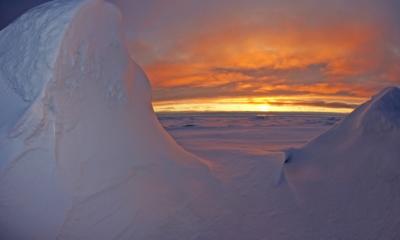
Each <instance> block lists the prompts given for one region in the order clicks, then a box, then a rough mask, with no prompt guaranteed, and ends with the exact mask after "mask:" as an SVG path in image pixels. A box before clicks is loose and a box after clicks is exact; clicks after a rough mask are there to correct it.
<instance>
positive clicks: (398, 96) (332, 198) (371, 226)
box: [284, 87, 400, 239]
mask: <svg viewBox="0 0 400 240" xmlns="http://www.w3.org/2000/svg"><path fill="white" fill-rule="evenodd" d="M399 142H400V89H399V88H397V87H391V88H387V89H385V90H383V91H382V92H381V93H379V94H378V95H376V96H374V97H373V98H372V99H371V100H370V101H368V102H366V103H365V104H363V105H362V106H360V107H359V108H358V109H356V110H355V111H354V112H353V113H351V114H350V115H349V116H348V117H347V118H345V119H344V120H343V121H342V122H341V124H339V125H337V126H335V127H333V128H332V129H331V130H329V131H327V132H326V133H324V134H322V135H321V136H319V137H317V138H316V139H314V140H313V141H311V142H310V143H308V144H307V145H306V146H304V147H303V148H301V149H291V150H289V151H287V153H286V164H285V167H284V172H285V175H286V178H287V180H288V182H289V185H290V186H291V188H292V190H293V191H294V193H295V194H296V196H297V197H298V199H299V201H300V202H301V204H302V205H303V206H304V207H305V209H307V214H309V216H310V220H309V221H310V224H311V225H315V226H319V227H317V228H316V230H315V236H316V237H318V238H319V239H400V230H399V229H400V218H399V216H400V204H399V203H400V148H399Z"/></svg>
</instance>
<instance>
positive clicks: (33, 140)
mask: <svg viewBox="0 0 400 240" xmlns="http://www.w3.org/2000/svg"><path fill="white" fill-rule="evenodd" d="M120 22H121V16H120V13H119V11H118V10H117V9H116V8H115V7H114V6H113V5H112V4H110V3H106V2H104V1H102V0H73V1H71V0H68V1H67V0H64V1H63V0H57V1H53V2H50V3H46V4H44V5H41V6H39V7H36V8H34V9H32V10H30V11H29V12H27V13H26V14H24V15H23V16H22V17H20V18H19V19H18V20H17V21H15V22H14V23H12V24H11V25H10V26H8V27H7V28H6V29H4V30H2V31H1V32H0V113H1V114H0V239H12V240H19V239H23V240H26V239H40V240H47V239H89V240H90V239H98V240H101V239H107V240H110V239H130V240H131V239H176V238H177V237H178V238H180V239H189V236H192V235H193V233H194V232H201V230H202V228H203V227H206V225H207V222H206V221H205V220H204V219H209V218H210V216H211V215H213V214H215V211H214V208H215V207H216V206H217V204H216V203H214V202H216V198H215V196H216V195H217V194H216V193H215V191H218V189H217V188H218V182H217V181H216V180H214V177H213V176H212V175H211V174H210V171H209V169H208V167H210V165H206V164H205V162H204V161H203V160H199V159H198V158H196V157H194V156H192V155H191V154H189V153H187V152H185V151H184V150H183V149H181V148H180V147H179V146H178V145H177V144H176V143H175V142H174V141H173V140H172V139H171V137H170V136H169V135H168V134H167V133H166V132H165V131H164V129H163V128H162V127H161V125H160V124H159V122H158V120H157V118H156V117H155V115H154V113H153V110H152V107H151V90H150V86H149V83H148V80H147V78H146V76H145V74H144V73H143V71H142V70H141V69H140V68H139V67H138V66H137V65H136V64H135V63H134V62H133V61H132V60H131V59H130V57H129V55H128V51H127V47H126V45H125V42H124V36H123V34H122V31H121V23H120ZM207 196H214V197H213V200H212V201H211V200H210V199H208V197H207ZM168 232H174V235H173V236H169V235H168V234H167V235H163V236H160V235H159V234H165V233H168Z"/></svg>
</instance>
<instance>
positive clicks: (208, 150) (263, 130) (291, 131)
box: [158, 113, 344, 160]
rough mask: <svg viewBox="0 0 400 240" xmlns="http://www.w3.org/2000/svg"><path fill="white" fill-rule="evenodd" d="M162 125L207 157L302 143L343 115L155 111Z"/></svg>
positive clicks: (271, 150)
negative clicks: (173, 112)
mask: <svg viewBox="0 0 400 240" xmlns="http://www.w3.org/2000/svg"><path fill="white" fill-rule="evenodd" d="M158 116H159V120H160V121H161V123H162V125H163V126H164V128H165V129H166V130H167V131H168V132H169V133H170V134H171V135H172V136H173V137H174V138H175V140H176V141H177V142H178V143H179V144H181V145H182V146H183V147H184V148H185V149H186V150H188V151H190V152H192V153H194V154H196V155H199V156H201V157H203V158H207V159H209V160H215V159H224V158H235V156H237V154H240V155H247V156H248V157H249V158H251V157H253V156H262V155H269V154H271V153H276V152H281V151H283V150H285V149H287V148H290V147H301V146H302V145H304V144H305V143H307V142H308V141H309V140H311V139H312V138H314V137H317V136H319V135H320V134H321V133H323V132H324V131H326V130H327V129H329V128H331V127H332V126H333V125H335V124H336V123H337V122H339V121H340V120H341V119H342V118H343V117H344V116H343V115H338V114H312V113H309V114H304V113H266V114H259V113H220V114H218V113H202V114H198V113H197V114H196V113H186V114H158Z"/></svg>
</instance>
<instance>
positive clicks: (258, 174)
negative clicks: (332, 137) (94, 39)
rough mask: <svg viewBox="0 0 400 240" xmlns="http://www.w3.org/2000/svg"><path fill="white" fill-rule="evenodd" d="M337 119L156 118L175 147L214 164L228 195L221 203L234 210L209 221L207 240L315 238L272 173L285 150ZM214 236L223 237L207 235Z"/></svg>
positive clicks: (276, 173)
mask: <svg viewBox="0 0 400 240" xmlns="http://www.w3.org/2000/svg"><path fill="white" fill-rule="evenodd" d="M342 118H343V116H340V115H321V114H301V115H300V114H265V115H257V114H250V113H249V114H200V115H199V114H197V115H196V114H185V115H171V114H169V115H165V114H161V115H160V114H159V119H160V121H161V123H162V124H163V126H164V127H165V128H166V129H167V131H168V132H169V133H170V134H171V135H172V136H173V137H174V138H175V139H176V140H177V142H178V143H179V144H181V145H182V146H183V147H184V148H185V149H187V150H188V151H190V152H192V153H194V154H196V155H198V156H201V157H202V158H204V159H208V160H210V161H211V162H213V163H216V164H217V166H218V167H216V169H214V171H213V172H214V173H215V175H216V176H217V177H218V178H219V179H220V180H221V181H222V182H224V187H225V188H226V189H225V190H226V192H228V197H227V201H226V203H227V204H230V205H231V207H230V209H234V210H233V211H232V212H230V213H226V214H227V216H221V217H220V222H218V219H217V220H215V222H213V224H212V225H213V226H215V229H212V228H211V229H210V236H207V239H218V237H222V238H224V239H228V237H229V239H257V240H259V239H307V238H304V237H307V236H308V237H309V238H308V239H317V238H313V237H315V231H314V229H313V226H312V224H311V225H309V223H308V222H307V220H305V219H304V216H305V215H304V209H302V207H301V204H300V203H299V202H297V200H296V197H294V194H293V192H292V191H291V190H290V187H289V186H288V185H287V184H286V182H285V181H282V179H281V178H282V175H281V172H280V171H277V170H279V169H280V168H281V167H282V161H283V155H282V151H283V150H284V149H286V148H288V147H299V146H302V145H303V144H305V143H306V142H308V141H309V140H311V139H312V138H314V137H317V136H319V135H320V134H321V133H322V132H324V131H326V130H327V129H329V128H331V127H332V126H333V125H335V124H336V123H337V122H339V121H340V120H341V119H342ZM224 226H225V228H227V229H225V230H224ZM288 229H290V231H288ZM218 233H220V234H222V235H221V236H215V235H212V234H218ZM203 234H204V233H203ZM202 236H203V237H204V235H202ZM300 236H301V237H300ZM200 239H201V238H200Z"/></svg>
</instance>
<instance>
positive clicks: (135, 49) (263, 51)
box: [17, 0, 400, 112]
mask: <svg viewBox="0 0 400 240" xmlns="http://www.w3.org/2000/svg"><path fill="white" fill-rule="evenodd" d="M17 2H18V1H17ZM21 2H23V1H21ZM25 2H27V1H25ZM42 2H43V1H42ZM114 2H116V3H117V4H118V5H119V6H121V9H122V11H123V14H124V16H125V20H124V24H125V28H126V30H127V32H128V42H129V47H130V52H131V55H132V56H133V58H134V59H135V60H136V61H137V62H138V63H139V64H140V65H141V66H142V67H143V68H144V69H145V71H146V73H147V74H148V76H149V78H150V80H151V83H152V86H153V99H154V102H153V105H154V107H155V109H156V110H157V111H329V112H348V111H350V110H352V109H353V108H354V107H355V106H357V105H358V104H360V103H361V102H363V101H365V100H366V99H368V98H369V97H370V96H371V95H373V94H374V93H376V91H378V90H380V89H382V88H384V87H386V86H391V85H399V84H400V1H398V0H351V1H349V0H276V1H274V0H168V1H167V0H136V1H135V0H114Z"/></svg>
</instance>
